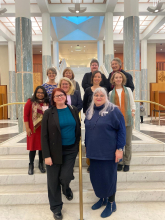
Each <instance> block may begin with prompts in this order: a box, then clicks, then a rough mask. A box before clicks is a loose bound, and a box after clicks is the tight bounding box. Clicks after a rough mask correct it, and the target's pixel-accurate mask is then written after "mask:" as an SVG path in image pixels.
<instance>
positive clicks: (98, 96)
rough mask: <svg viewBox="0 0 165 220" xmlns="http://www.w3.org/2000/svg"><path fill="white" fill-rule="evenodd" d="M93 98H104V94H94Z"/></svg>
mask: <svg viewBox="0 0 165 220" xmlns="http://www.w3.org/2000/svg"><path fill="white" fill-rule="evenodd" d="M94 97H95V98H104V97H105V95H94Z"/></svg>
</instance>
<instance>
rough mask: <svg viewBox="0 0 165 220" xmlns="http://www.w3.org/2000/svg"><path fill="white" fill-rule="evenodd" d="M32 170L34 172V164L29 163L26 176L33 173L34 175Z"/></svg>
mask: <svg viewBox="0 0 165 220" xmlns="http://www.w3.org/2000/svg"><path fill="white" fill-rule="evenodd" d="M33 170H34V164H30V163H29V170H28V174H29V175H33V173H34V172H33Z"/></svg>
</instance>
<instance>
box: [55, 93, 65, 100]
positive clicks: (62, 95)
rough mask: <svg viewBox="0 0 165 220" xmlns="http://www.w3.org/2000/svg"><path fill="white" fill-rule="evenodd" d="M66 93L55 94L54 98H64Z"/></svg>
mask: <svg viewBox="0 0 165 220" xmlns="http://www.w3.org/2000/svg"><path fill="white" fill-rule="evenodd" d="M64 96H65V95H64V94H61V95H55V96H54V98H56V99H58V98H62V97H64Z"/></svg>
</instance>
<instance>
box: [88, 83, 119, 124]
mask: <svg viewBox="0 0 165 220" xmlns="http://www.w3.org/2000/svg"><path fill="white" fill-rule="evenodd" d="M100 92H101V93H103V94H104V95H105V98H106V100H105V105H104V108H103V109H101V111H100V112H99V115H101V116H104V115H105V114H104V113H105V112H106V111H113V110H114V107H115V105H114V104H112V103H111V102H110V101H109V100H108V96H107V91H106V90H105V89H104V88H103V87H99V88H97V89H96V90H95V91H94V92H93V97H94V95H95V94H96V93H100ZM93 97H92V102H91V104H90V106H89V108H88V110H87V112H86V118H87V119H88V120H90V119H91V118H92V116H93V114H94V100H93Z"/></svg>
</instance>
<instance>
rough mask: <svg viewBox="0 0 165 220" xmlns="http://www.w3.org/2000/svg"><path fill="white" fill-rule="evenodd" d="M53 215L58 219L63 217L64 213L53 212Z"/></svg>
mask: <svg viewBox="0 0 165 220" xmlns="http://www.w3.org/2000/svg"><path fill="white" fill-rule="evenodd" d="M53 217H54V219H55V220H58V219H62V218H63V216H62V213H61V212H56V213H54V214H53Z"/></svg>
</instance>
